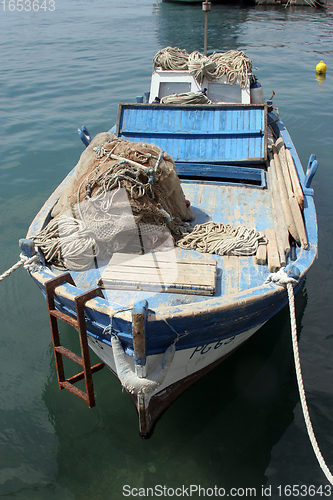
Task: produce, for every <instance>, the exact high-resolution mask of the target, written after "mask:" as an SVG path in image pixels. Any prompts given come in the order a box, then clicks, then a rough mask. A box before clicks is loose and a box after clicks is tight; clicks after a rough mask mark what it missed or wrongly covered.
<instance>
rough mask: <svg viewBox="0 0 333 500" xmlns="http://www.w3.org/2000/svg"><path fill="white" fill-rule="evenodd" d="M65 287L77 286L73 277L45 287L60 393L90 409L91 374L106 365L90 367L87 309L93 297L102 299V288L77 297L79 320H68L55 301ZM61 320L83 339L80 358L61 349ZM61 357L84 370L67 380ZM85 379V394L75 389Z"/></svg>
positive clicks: (60, 278) (55, 280)
mask: <svg viewBox="0 0 333 500" xmlns="http://www.w3.org/2000/svg"><path fill="white" fill-rule="evenodd" d="M64 283H69V284H71V285H73V286H75V283H74V281H73V278H72V277H71V275H70V273H64V274H61V275H60V276H57V277H56V278H53V279H51V280H48V281H47V282H46V283H45V292H46V301H47V308H48V312H49V319H50V327H51V335H52V343H53V352H54V359H55V364H56V371H57V377H58V384H59V389H67V390H68V391H70V392H72V393H73V394H75V395H76V396H78V397H79V398H80V399H83V401H85V402H86V403H87V404H88V406H89V408H92V407H93V406H95V404H96V403H95V395H94V386H93V380H92V374H93V373H95V372H96V371H99V370H101V369H102V368H104V366H105V365H104V363H97V364H96V365H94V366H91V364H90V355H89V346H88V338H87V328H86V320H85V316H84V306H85V304H86V302H87V301H88V300H90V299H92V298H94V297H98V296H99V297H103V292H102V290H101V289H100V288H99V287H96V288H92V289H91V290H88V291H87V292H84V293H82V294H80V295H77V296H76V297H75V308H76V318H77V319H75V318H72V317H71V316H69V315H68V314H65V313H63V312H61V311H58V310H57V309H56V308H55V300H54V293H55V289H56V288H57V287H58V286H60V285H62V284H64ZM58 319H61V320H62V321H64V322H65V323H67V324H69V325H71V326H73V327H74V328H75V329H76V330H77V331H78V333H79V339H80V347H81V357H80V356H78V355H77V354H75V353H74V352H72V351H70V350H69V349H66V347H63V346H62V345H61V343H60V336H59V328H58V321H57V320H58ZM62 356H66V357H67V358H69V359H71V360H72V361H74V362H75V363H77V364H78V365H80V366H82V368H83V370H82V371H81V372H79V373H77V374H76V375H74V376H72V377H70V378H68V379H66V377H65V371H64V364H63V359H62ZM82 379H84V381H85V387H86V392H84V391H82V390H81V389H79V388H77V387H75V385H74V384H75V383H76V382H78V381H79V380H82Z"/></svg>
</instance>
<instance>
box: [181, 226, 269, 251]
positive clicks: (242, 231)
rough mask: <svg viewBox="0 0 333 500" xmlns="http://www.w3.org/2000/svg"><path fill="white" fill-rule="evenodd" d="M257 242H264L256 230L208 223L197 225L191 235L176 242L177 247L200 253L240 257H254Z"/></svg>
mask: <svg viewBox="0 0 333 500" xmlns="http://www.w3.org/2000/svg"><path fill="white" fill-rule="evenodd" d="M259 242H260V243H261V242H262V243H265V242H266V240H265V238H264V237H263V236H262V234H261V233H259V232H258V231H257V230H256V229H249V228H247V227H245V226H235V227H234V226H231V225H230V224H223V223H222V222H220V223H217V222H213V221H209V222H205V223H203V224H197V225H196V226H195V227H194V229H193V231H192V232H191V233H189V234H186V235H185V236H184V237H183V238H182V239H180V240H179V241H177V246H179V247H180V248H184V249H185V250H189V249H194V250H198V251H199V252H202V253H211V254H212V253H216V254H218V255H238V256H242V255H254V254H255V253H256V251H257V248H258V245H259Z"/></svg>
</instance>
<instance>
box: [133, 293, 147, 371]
mask: <svg viewBox="0 0 333 500" xmlns="http://www.w3.org/2000/svg"><path fill="white" fill-rule="evenodd" d="M147 309H148V302H147V301H146V300H143V301H141V302H136V303H135V304H134V306H133V310H132V337H133V350H134V361H135V371H136V374H137V375H138V377H141V378H142V377H145V376H146V375H147V367H146V319H147Z"/></svg>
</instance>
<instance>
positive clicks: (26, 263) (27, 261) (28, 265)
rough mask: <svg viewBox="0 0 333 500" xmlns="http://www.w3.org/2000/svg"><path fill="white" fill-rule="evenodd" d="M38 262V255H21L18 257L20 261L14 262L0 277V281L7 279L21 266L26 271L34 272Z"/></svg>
mask: <svg viewBox="0 0 333 500" xmlns="http://www.w3.org/2000/svg"><path fill="white" fill-rule="evenodd" d="M38 261H39V255H33V256H32V257H27V256H25V255H23V254H21V255H20V260H18V261H17V262H16V264H14V265H13V266H12V267H10V268H9V269H8V270H7V271H5V272H4V273H3V274H1V275H0V281H3V280H4V279H5V278H8V276H10V275H11V274H13V272H15V271H16V270H17V269H19V268H20V267H21V266H23V267H24V268H25V269H27V270H28V271H34V270H35V269H36V263H37V262H38Z"/></svg>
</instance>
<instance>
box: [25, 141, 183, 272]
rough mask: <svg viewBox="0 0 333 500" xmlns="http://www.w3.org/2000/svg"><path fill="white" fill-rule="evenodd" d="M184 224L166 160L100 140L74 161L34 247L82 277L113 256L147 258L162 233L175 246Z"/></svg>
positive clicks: (153, 150)
mask: <svg viewBox="0 0 333 500" xmlns="http://www.w3.org/2000/svg"><path fill="white" fill-rule="evenodd" d="M191 218H192V213H191V208H190V207H189V203H188V202H187V200H186V199H185V195H184V193H183V191H182V188H181V185H180V180H179V178H178V175H177V172H176V169H175V164H174V161H173V159H172V158H171V156H170V155H168V154H167V153H164V152H163V151H162V150H161V149H160V148H159V147H158V146H155V145H154V144H147V143H134V142H129V141H125V140H123V139H120V138H118V137H116V136H114V135H113V134H108V133H103V134H99V135H98V136H96V137H95V138H94V140H93V141H92V143H91V144H90V145H89V146H88V147H87V149H86V150H85V151H84V152H83V153H82V155H81V158H80V161H79V162H78V164H77V166H76V168H75V170H74V172H73V173H72V174H71V176H70V178H69V179H68V180H67V182H66V188H65V189H64V191H63V192H62V194H61V197H60V198H59V200H58V202H57V203H56V205H55V206H54V208H53V210H52V219H51V221H50V222H49V223H48V225H47V226H46V227H45V228H44V229H43V230H42V231H40V233H39V234H38V235H36V237H35V244H36V246H37V247H39V248H40V249H41V250H42V252H43V253H44V256H45V259H46V260H47V261H48V262H50V263H52V264H53V265H55V266H57V267H67V268H68V269H73V270H81V269H88V268H90V267H91V266H92V265H94V260H95V259H96V258H97V257H98V258H99V259H100V261H103V260H105V259H108V258H109V257H110V255H112V253H114V252H121V251H126V252H128V253H142V252H143V253H147V252H150V251H152V250H153V249H154V248H156V247H160V246H161V244H162V243H163V241H164V240H166V239H167V238H168V237H169V236H170V233H171V235H172V236H173V238H174V239H175V240H177V239H178V238H180V237H181V236H182V234H183V233H184V232H185V231H186V229H187V225H188V224H187V221H189V220H190V219H191Z"/></svg>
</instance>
